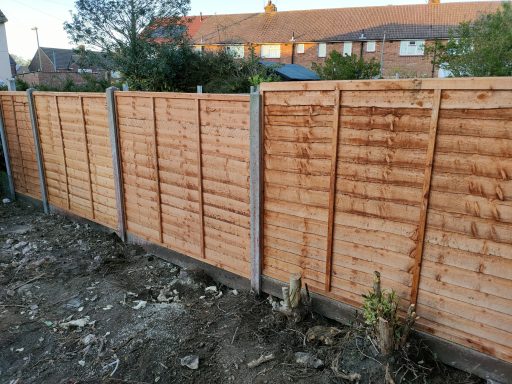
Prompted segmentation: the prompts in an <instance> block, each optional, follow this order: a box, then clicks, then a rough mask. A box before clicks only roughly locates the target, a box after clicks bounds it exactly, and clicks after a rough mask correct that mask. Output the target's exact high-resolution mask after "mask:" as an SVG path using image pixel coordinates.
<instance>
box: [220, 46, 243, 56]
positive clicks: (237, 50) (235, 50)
mask: <svg viewBox="0 0 512 384" xmlns="http://www.w3.org/2000/svg"><path fill="white" fill-rule="evenodd" d="M225 50H226V52H227V53H229V54H230V55H233V57H234V58H236V59H243V58H244V57H245V47H244V46H243V45H240V44H238V45H228V46H226V47H225Z"/></svg>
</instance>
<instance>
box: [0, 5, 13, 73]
mask: <svg viewBox="0 0 512 384" xmlns="http://www.w3.org/2000/svg"><path fill="white" fill-rule="evenodd" d="M6 22H7V18H6V17H5V15H4V14H3V13H2V11H1V10H0V83H5V82H6V81H7V79H10V78H12V74H11V63H10V61H9V49H8V48H7V34H6V33H5V23H6Z"/></svg>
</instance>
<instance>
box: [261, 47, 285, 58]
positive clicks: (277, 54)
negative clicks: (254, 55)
mask: <svg viewBox="0 0 512 384" xmlns="http://www.w3.org/2000/svg"><path fill="white" fill-rule="evenodd" d="M260 56H261V58H262V59H280V58H281V44H262V45H261V53H260Z"/></svg>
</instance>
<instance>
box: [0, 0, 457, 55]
mask: <svg viewBox="0 0 512 384" xmlns="http://www.w3.org/2000/svg"><path fill="white" fill-rule="evenodd" d="M441 1H442V2H447V3H448V2H454V0H441ZM455 1H457V0H455ZM426 2H427V0H419V1H417V0H416V1H415V0H344V1H342V0H315V1H311V0H274V4H276V6H277V9H278V11H291V10H297V9H310V8H341V7H360V6H369V5H389V4H393V5H399V4H421V3H426ZM265 3H266V0H239V1H234V0H191V4H190V5H191V12H190V13H189V14H190V15H198V14H199V13H200V12H202V13H203V14H204V15H211V14H215V13H217V14H222V13H245V12H263V6H264V4H265ZM0 9H1V10H2V12H3V13H4V14H5V16H6V17H7V19H8V20H9V21H8V22H7V23H6V30H7V42H8V45H9V52H10V53H12V54H15V55H18V56H21V57H23V58H27V59H31V58H32V57H33V56H34V54H35V52H36V49H37V41H36V34H35V31H33V30H31V28H33V27H35V26H37V27H38V33H39V42H40V45H41V46H42V47H52V48H71V47H72V44H70V42H69V41H68V38H67V35H66V33H65V32H64V30H63V28H62V24H63V22H64V21H66V20H69V19H70V11H71V10H72V9H74V0H0Z"/></svg>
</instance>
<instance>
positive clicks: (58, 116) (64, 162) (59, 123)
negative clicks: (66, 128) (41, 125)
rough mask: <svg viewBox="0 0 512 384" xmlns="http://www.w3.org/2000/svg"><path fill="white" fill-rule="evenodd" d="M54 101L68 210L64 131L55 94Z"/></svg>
mask: <svg viewBox="0 0 512 384" xmlns="http://www.w3.org/2000/svg"><path fill="white" fill-rule="evenodd" d="M54 101H55V110H56V112H57V124H58V125H59V138H60V145H61V149H62V165H63V166H64V180H65V186H66V202H67V206H68V210H70V209H71V202H70V199H69V185H68V184H69V182H68V167H67V161H66V152H65V149H64V133H63V132H62V121H61V119H60V109H59V99H58V97H57V96H55V97H54ZM59 184H60V183H59Z"/></svg>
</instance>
